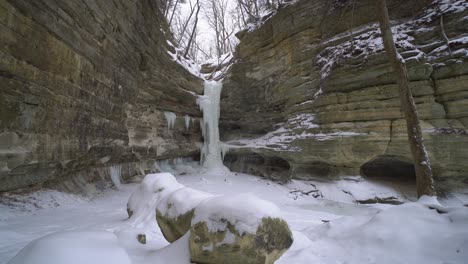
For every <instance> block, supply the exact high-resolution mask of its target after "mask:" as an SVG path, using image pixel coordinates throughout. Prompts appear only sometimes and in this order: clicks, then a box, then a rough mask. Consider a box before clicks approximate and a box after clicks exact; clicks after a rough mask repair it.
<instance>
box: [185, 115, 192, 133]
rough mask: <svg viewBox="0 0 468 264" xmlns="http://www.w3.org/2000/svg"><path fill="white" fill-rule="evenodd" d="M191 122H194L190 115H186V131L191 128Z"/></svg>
mask: <svg viewBox="0 0 468 264" xmlns="http://www.w3.org/2000/svg"><path fill="white" fill-rule="evenodd" d="M190 121H192V118H191V117H190V116H189V115H185V129H186V130H189V128H190Z"/></svg>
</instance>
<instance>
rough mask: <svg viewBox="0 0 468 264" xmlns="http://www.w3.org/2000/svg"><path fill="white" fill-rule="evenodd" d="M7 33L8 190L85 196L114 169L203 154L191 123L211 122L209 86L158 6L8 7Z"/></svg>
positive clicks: (14, 3)
mask: <svg viewBox="0 0 468 264" xmlns="http://www.w3.org/2000/svg"><path fill="white" fill-rule="evenodd" d="M0 36H1V38H0V191H7V190H13V189H18V188H24V187H28V186H36V185H38V186H42V185H43V186H51V187H55V188H63V189H66V190H68V191H80V190H78V189H77V188H81V187H83V186H85V185H90V186H103V184H105V178H106V177H107V176H106V174H108V171H109V170H108V168H109V166H120V167H121V171H122V174H123V176H124V177H125V176H131V175H132V174H134V171H135V170H136V171H141V170H145V169H149V168H150V167H151V165H152V164H153V161H154V160H157V159H169V158H174V157H184V156H192V155H197V153H199V142H200V140H201V136H200V133H199V130H200V129H199V126H198V121H197V122H194V123H195V124H197V125H196V126H193V125H192V126H191V128H190V129H186V128H185V121H184V117H185V116H186V115H188V116H191V117H194V118H195V119H196V118H197V117H200V116H201V113H200V112H199V110H198V107H197V105H196V97H197V94H201V93H202V92H203V87H202V81H201V80H200V79H198V78H197V77H194V76H193V75H192V74H190V73H189V71H188V70H187V69H185V68H184V67H182V66H180V65H179V64H177V63H176V62H175V61H174V60H175V59H174V58H175V57H176V56H177V55H176V51H175V50H174V48H173V46H172V44H171V43H170V42H169V41H168V40H170V39H171V38H172V36H171V35H170V33H169V29H168V25H167V24H166V22H165V20H164V18H163V16H162V15H161V14H160V13H159V9H158V6H157V1H154V0H141V1H140V0H138V1H137V0H98V1H94V0H92V1H88V0H80V1H68V0H56V1H49V0H34V1H29V0H0ZM166 111H170V112H174V113H175V114H176V115H177V117H178V118H177V119H176V122H175V127H174V128H173V129H168V127H167V122H166V118H165V115H164V113H165V112H166ZM79 186H81V187H79Z"/></svg>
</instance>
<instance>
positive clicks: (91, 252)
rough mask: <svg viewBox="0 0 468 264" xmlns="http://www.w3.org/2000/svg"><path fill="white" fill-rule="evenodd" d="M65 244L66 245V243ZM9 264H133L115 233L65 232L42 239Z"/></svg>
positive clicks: (33, 243)
mask: <svg viewBox="0 0 468 264" xmlns="http://www.w3.org/2000/svg"><path fill="white" fill-rule="evenodd" d="M64 245H66V246H64ZM9 263H10V264H83V263H113V264H131V263H132V262H131V260H130V257H129V256H128V254H127V252H126V251H125V249H124V248H122V247H121V246H119V242H118V240H117V237H116V236H115V235H114V233H111V232H105V231H66V232H59V233H54V234H51V235H48V236H45V237H43V238H40V239H38V240H36V241H34V242H32V243H30V244H29V245H28V246H26V247H25V248H24V249H23V250H21V251H20V252H19V253H18V255H17V256H16V257H15V258H13V259H12V260H11V261H10V262H9Z"/></svg>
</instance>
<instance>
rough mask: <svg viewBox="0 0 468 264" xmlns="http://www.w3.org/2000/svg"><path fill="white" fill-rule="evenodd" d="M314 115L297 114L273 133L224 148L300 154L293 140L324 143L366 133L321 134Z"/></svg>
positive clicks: (232, 142)
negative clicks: (261, 149) (259, 149)
mask: <svg viewBox="0 0 468 264" xmlns="http://www.w3.org/2000/svg"><path fill="white" fill-rule="evenodd" d="M314 120H315V114H311V113H304V114H298V115H296V116H294V117H291V118H289V119H288V120H287V121H286V123H284V124H279V125H278V126H279V128H278V129H276V130H275V131H272V132H268V133H267V134H265V135H263V136H261V137H258V138H254V139H241V140H234V141H230V142H226V147H228V148H231V149H235V148H263V149H271V150H275V151H290V152H300V151H302V149H301V148H299V147H297V146H292V144H291V142H293V141H295V140H303V139H309V140H316V141H326V140H335V139H336V138H345V137H357V136H365V135H367V134H366V133H358V132H353V131H336V132H330V133H323V132H319V131H320V126H319V125H318V124H315V123H314Z"/></svg>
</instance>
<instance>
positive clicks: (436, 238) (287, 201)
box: [0, 172, 468, 264]
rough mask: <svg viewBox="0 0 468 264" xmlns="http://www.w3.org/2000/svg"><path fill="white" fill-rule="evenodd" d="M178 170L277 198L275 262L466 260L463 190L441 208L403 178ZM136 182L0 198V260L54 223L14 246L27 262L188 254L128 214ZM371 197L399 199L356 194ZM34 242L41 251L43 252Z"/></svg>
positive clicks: (216, 185) (152, 224)
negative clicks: (279, 235)
mask: <svg viewBox="0 0 468 264" xmlns="http://www.w3.org/2000/svg"><path fill="white" fill-rule="evenodd" d="M177 179H178V181H179V182H180V183H181V184H183V185H185V186H187V187H191V188H194V189H197V190H201V191H205V192H209V193H212V194H215V195H221V194H239V193H252V194H255V195H257V196H258V197H260V198H262V199H265V200H267V201H270V202H273V203H274V204H276V205H277V206H278V207H279V208H280V209H281V214H282V216H283V218H284V219H286V220H287V222H288V223H289V225H290V227H291V229H292V230H293V234H294V244H293V246H292V248H291V249H290V250H288V251H287V252H286V253H285V254H284V255H283V256H282V258H281V259H280V260H278V261H277V262H276V263H277V264H286V263H287V264H300V263H360V264H361V263H425V264H426V263H466V260H467V259H468V208H467V207H463V206H461V205H462V204H463V203H467V195H463V194H459V195H458V196H456V197H454V198H452V199H450V200H446V201H445V203H443V205H445V206H446V208H448V209H447V211H448V213H444V214H440V213H438V212H437V211H436V210H431V209H428V208H427V207H426V206H424V205H422V204H421V203H413V202H408V199H413V198H412V197H411V196H412V195H411V194H408V193H409V192H408V191H406V189H405V188H403V187H401V186H397V185H394V186H390V185H383V184H381V183H379V182H369V181H365V180H362V179H361V178H359V177H345V178H342V179H341V180H339V181H337V182H319V181H314V182H305V181H292V182H291V183H289V184H287V185H279V184H277V183H274V182H271V181H268V180H265V179H262V178H259V177H255V176H252V175H246V174H236V173H229V172H223V173H220V174H218V175H207V174H203V173H193V174H188V175H182V176H177ZM136 188H137V185H136V184H128V185H122V186H121V188H120V190H118V191H117V190H114V191H108V192H106V193H104V194H103V195H102V196H100V197H97V198H94V199H86V198H82V197H78V196H74V195H70V194H64V193H60V192H56V191H45V190H42V191H39V192H36V193H32V194H28V195H21V196H9V197H8V199H5V197H4V198H2V200H1V201H2V203H0V216H1V217H0V263H8V261H9V260H10V259H11V258H13V257H14V256H15V255H16V254H17V253H18V252H19V251H20V250H21V249H22V248H23V247H25V246H26V245H27V244H28V243H29V242H31V241H33V240H35V239H37V238H40V237H42V236H45V235H49V234H52V233H54V232H57V231H73V232H65V233H63V232H62V233H58V234H55V235H52V236H49V237H47V238H46V239H43V240H42V241H41V243H35V244H31V245H29V246H28V250H25V251H23V253H21V254H22V255H23V256H22V257H23V258H22V260H27V257H28V256H27V254H36V255H34V256H33V255H31V256H33V257H34V258H35V259H33V260H32V261H30V262H27V263H53V262H51V259H49V257H50V256H54V257H55V260H57V258H59V257H68V258H69V256H73V254H75V255H76V258H74V261H75V262H76V263H78V262H80V263H91V262H89V261H88V260H89V257H92V259H94V260H96V261H98V260H106V262H108V261H110V260H113V262H112V263H153V264H154V263H156V264H157V263H171V264H177V263H181V264H182V263H183V264H187V263H189V261H188V258H189V257H188V245H187V236H185V237H183V238H181V239H180V240H179V241H176V242H175V243H174V244H173V245H172V246H170V247H166V246H167V245H169V243H168V242H166V241H165V239H164V237H163V236H162V234H161V231H160V230H159V228H158V226H157V224H156V221H146V222H139V223H137V222H135V221H129V220H127V213H126V204H127V201H128V198H129V197H130V194H131V193H132V192H133V191H134V190H135V189H136ZM375 197H380V198H385V197H395V198H397V199H398V200H400V201H407V202H406V203H405V204H403V205H397V206H395V205H383V204H380V205H361V204H358V203H356V202H355V201H356V200H366V199H371V198H375ZM7 201H8V202H7ZM443 202H444V201H443ZM448 206H450V207H448ZM141 233H145V234H146V237H147V244H145V245H143V244H140V243H138V242H137V240H136V236H137V235H138V234H141ZM57 241H58V242H57ZM61 245H63V249H61V247H60V246H61ZM165 247H166V248H165ZM50 249H54V250H53V251H52V252H51V251H50ZM60 250H62V253H61V254H62V255H61V256H57V254H55V253H54V252H60ZM63 250H65V251H63ZM38 252H42V253H43V254H42V257H43V260H44V261H43V262H41V259H38V258H37V253H38ZM31 256H29V257H31ZM116 256H120V257H119V258H117V257H116ZM126 256H128V258H127V257H126ZM86 257H88V259H87V258H86ZM115 259H118V260H116V261H114V260H115ZM83 261H85V262H83ZM68 263H74V262H68Z"/></svg>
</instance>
